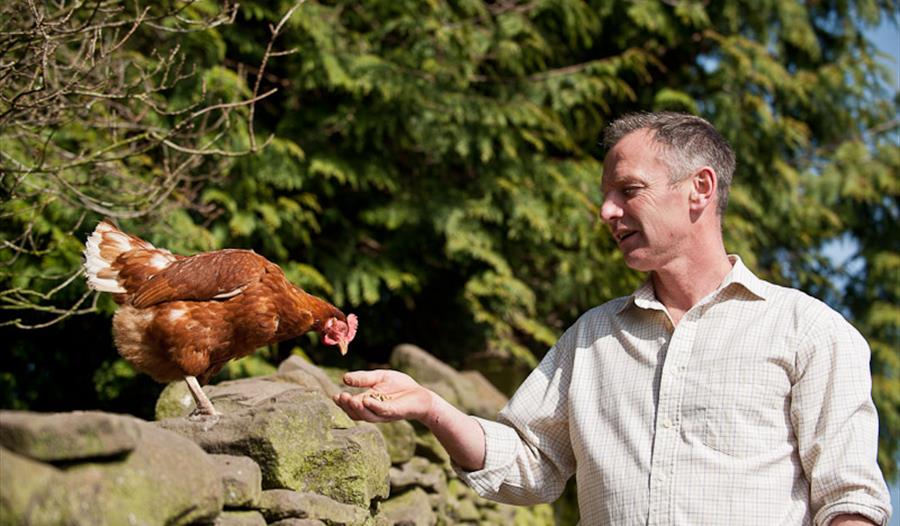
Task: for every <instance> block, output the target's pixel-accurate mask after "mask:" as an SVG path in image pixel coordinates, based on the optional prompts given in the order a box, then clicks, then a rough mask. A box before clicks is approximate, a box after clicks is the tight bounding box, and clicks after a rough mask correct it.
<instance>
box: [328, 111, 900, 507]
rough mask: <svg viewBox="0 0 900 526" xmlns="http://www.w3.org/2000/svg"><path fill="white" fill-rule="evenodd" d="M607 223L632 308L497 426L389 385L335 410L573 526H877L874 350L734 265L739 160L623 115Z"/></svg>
mask: <svg viewBox="0 0 900 526" xmlns="http://www.w3.org/2000/svg"><path fill="white" fill-rule="evenodd" d="M605 143H606V146H607V148H608V154H607V156H606V159H605V162H604V170H603V179H602V190H603V193H604V200H603V204H602V207H601V212H600V214H601V218H602V219H603V221H604V222H605V223H606V224H607V225H608V226H609V228H610V231H611V232H612V235H613V237H614V238H615V240H616V243H617V244H618V246H619V249H620V250H621V251H622V254H623V255H624V259H625V262H626V263H627V264H628V266H629V267H631V268H634V269H637V270H640V271H644V272H648V273H649V277H648V280H647V282H646V283H645V285H644V286H642V287H641V288H639V289H638V290H637V291H636V292H635V293H634V294H632V295H631V296H628V297H624V298H618V299H615V300H612V301H610V302H608V303H606V304H604V305H601V306H599V307H596V308H594V309H592V310H590V311H588V312H587V313H585V314H584V315H583V316H582V317H581V318H580V319H579V320H578V321H577V322H576V323H575V324H574V325H573V326H572V327H570V328H569V329H568V330H567V331H566V332H565V334H563V336H562V337H561V338H560V340H559V341H558V342H557V344H556V345H554V346H553V348H552V349H551V350H550V351H549V352H548V353H547V355H546V357H545V358H544V359H543V360H542V361H541V363H540V365H539V366H538V368H537V369H536V370H535V371H534V372H533V373H532V374H531V375H530V376H529V377H528V379H527V380H526V381H525V382H524V383H523V385H522V386H521V387H520V388H519V390H518V391H517V393H516V394H515V395H514V396H513V398H512V399H511V400H510V402H509V404H508V405H507V406H506V407H505V408H504V409H503V411H502V412H501V413H500V415H499V421H498V422H491V421H488V420H483V419H479V418H475V417H471V416H468V415H465V414H463V413H461V412H460V411H458V410H456V409H455V408H454V407H452V406H451V405H450V404H449V403H447V402H446V401H444V400H443V399H441V398H439V397H438V396H437V395H435V394H434V393H432V392H430V391H428V390H427V389H425V388H423V387H421V386H419V385H418V384H417V383H416V382H414V381H413V380H412V379H411V378H409V377H408V376H406V375H403V374H401V373H399V372H396V371H362V372H352V373H348V374H347V375H346V376H345V379H344V381H345V382H346V383H347V384H348V385H352V386H357V387H366V388H369V390H367V391H366V392H364V393H360V394H357V395H355V396H351V395H350V394H348V393H343V394H341V395H339V396H337V397H335V401H336V402H337V403H338V404H339V405H340V406H341V407H342V408H343V409H344V410H345V411H346V412H347V413H348V414H349V415H350V416H351V417H353V418H355V419H359V420H367V421H370V422H383V421H389V420H396V419H400V418H404V419H416V420H419V421H421V422H422V423H424V424H425V425H426V426H428V427H429V428H430V429H431V431H432V432H433V433H434V434H435V435H436V437H437V438H438V439H439V440H440V441H441V443H442V444H443V445H444V447H445V448H446V449H447V451H448V453H450V456H451V458H452V459H453V461H454V464H455V466H456V468H457V471H458V473H459V474H460V476H461V477H462V479H463V480H465V481H466V482H467V483H468V484H469V485H471V486H472V487H473V488H475V489H476V490H477V491H478V492H479V493H480V494H481V495H483V496H485V497H488V498H491V499H495V500H499V501H503V502H507V503H512V504H534V503H537V502H546V501H552V500H554V499H556V498H557V497H558V496H559V494H560V493H561V492H562V490H563V488H564V485H565V482H566V480H568V479H569V477H571V475H572V474H577V479H578V500H579V506H580V510H581V519H582V522H583V523H584V524H591V525H594V524H613V525H623V524H690V525H693V524H712V525H724V524H728V525H731V524H764V525H770V524H785V525H787V524H791V525H793V524H811V523H814V524H823V525H826V524H831V525H847V524H887V520H888V517H889V515H890V503H889V497H888V493H887V488H886V486H885V483H884V479H883V477H882V475H881V472H880V471H879V469H878V466H877V463H876V452H877V435H878V421H877V414H876V412H875V407H874V405H873V403H872V399H871V395H870V390H871V377H870V373H869V349H868V345H867V344H866V342H865V340H863V338H862V337H861V336H860V335H859V333H858V332H857V331H855V330H854V329H853V328H852V327H851V326H850V324H849V323H847V322H846V321H845V320H844V319H843V318H842V317H841V316H840V315H839V314H837V313H836V312H834V311H833V310H831V309H829V308H828V307H827V306H825V305H824V304H823V303H821V302H819V301H817V300H815V299H813V298H811V297H809V296H807V295H805V294H803V293H801V292H799V291H796V290H793V289H787V288H783V287H779V286H776V285H773V284H770V283H767V282H764V281H762V280H760V279H758V278H757V277H755V276H754V275H753V274H752V273H751V272H750V271H749V270H748V269H747V267H746V266H744V264H743V263H742V262H741V260H740V259H739V258H738V257H736V256H730V255H728V254H727V253H726V251H725V247H724V244H723V242H722V213H723V211H724V209H725V205H726V202H727V197H728V186H729V184H730V181H731V175H732V172H733V171H734V166H735V161H734V153H733V152H732V150H731V148H730V147H729V146H728V144H727V143H726V142H725V140H724V139H723V138H722V137H721V136H720V135H719V133H718V132H717V131H716V130H715V129H714V128H713V126H712V125H710V124H709V123H708V122H706V121H705V120H703V119H700V118H698V117H694V116H690V115H682V114H676V113H656V114H633V115H628V116H625V117H623V118H621V119H619V120H617V121H616V122H614V123H612V124H611V125H610V127H609V128H608V129H607V131H606V134H605Z"/></svg>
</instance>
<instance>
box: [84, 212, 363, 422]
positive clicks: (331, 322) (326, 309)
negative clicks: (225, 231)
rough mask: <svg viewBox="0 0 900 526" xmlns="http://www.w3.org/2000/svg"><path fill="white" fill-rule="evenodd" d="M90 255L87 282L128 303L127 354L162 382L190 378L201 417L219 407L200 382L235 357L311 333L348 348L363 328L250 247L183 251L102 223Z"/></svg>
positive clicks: (119, 329) (123, 326) (123, 309)
mask: <svg viewBox="0 0 900 526" xmlns="http://www.w3.org/2000/svg"><path fill="white" fill-rule="evenodd" d="M84 257H85V261H84V269H85V272H86V273H87V279H88V284H89V285H90V286H91V288H93V289H95V290H98V291H102V292H109V293H112V295H113V299H114V300H115V302H116V303H117V304H118V305H119V308H118V309H117V310H116V314H115V316H114V317H113V336H114V338H115V342H116V348H117V349H118V351H119V354H121V355H122V357H123V358H125V359H126V360H128V361H129V362H130V363H131V364H132V365H134V367H135V368H136V369H138V370H139V371H141V372H144V373H147V374H148V375H150V376H151V377H152V378H153V379H154V380H156V381H158V382H172V381H175V380H180V379H184V380H185V381H186V382H187V384H188V388H189V389H190V390H191V394H192V395H193V397H194V400H195V401H196V403H197V411H198V412H199V413H200V414H201V415H217V414H218V413H217V411H216V409H215V407H213V405H212V403H211V402H210V401H209V399H208V398H207V397H206V395H205V394H204V393H203V390H202V389H201V388H200V386H201V385H203V384H206V383H207V382H208V381H209V379H210V378H211V377H212V376H213V375H215V374H216V373H217V372H219V370H220V369H221V368H222V366H224V365H225V363H226V362H228V360H231V359H234V358H240V357H242V356H246V355H248V354H251V353H253V352H254V351H255V350H256V349H257V348H259V347H262V346H264V345H268V344H271V343H275V342H280V341H283V340H287V339H290V338H295V337H297V336H300V335H301V334H304V333H306V332H307V331H310V330H314V331H317V332H319V333H320V334H322V340H323V342H324V343H326V344H329V345H337V346H338V347H339V348H340V351H341V354H345V353H346V352H347V346H348V344H349V343H350V342H351V341H352V340H353V337H354V336H355V335H356V327H357V319H356V316H355V315H353V314H350V315H349V316H345V315H344V313H343V312H341V311H340V310H339V309H338V308H337V307H335V306H334V305H331V304H330V303H328V302H327V301H324V300H322V299H320V298H317V297H315V296H313V295H311V294H308V293H306V292H305V291H304V290H303V289H301V288H300V287H297V286H296V285H293V284H292V283H291V282H289V281H288V280H287V278H285V276H284V272H283V271H282V270H281V268H279V267H278V265H275V264H274V263H272V262H270V261H269V260H267V259H266V258H264V257H262V256H260V255H259V254H256V253H255V252H253V251H251V250H233V249H229V250H217V251H215V252H206V253H202V254H197V255H194V256H190V257H185V256H179V255H175V254H172V253H171V252H169V251H168V250H165V249H160V248H156V247H154V246H153V245H151V244H150V243H148V242H146V241H144V240H142V239H139V238H137V237H135V236H132V235H129V234H126V233H124V232H122V231H121V230H119V229H117V228H116V227H115V226H113V225H112V224H110V223H108V222H106V221H102V222H100V224H98V225H97V227H96V228H95V229H94V233H93V234H91V236H90V237H89V238H88V240H87V243H86V245H85V249H84Z"/></svg>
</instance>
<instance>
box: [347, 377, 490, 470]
mask: <svg viewBox="0 0 900 526" xmlns="http://www.w3.org/2000/svg"><path fill="white" fill-rule="evenodd" d="M344 383H345V384H347V385H349V386H350V387H360V388H363V389H365V391H363V392H361V393H357V394H350V393H341V394H339V395H336V396H335V397H334V403H336V404H337V405H338V406H340V408H341V409H343V410H344V412H345V413H347V414H348V415H350V418H352V419H354V420H365V421H366V422H393V421H394V420H418V421H419V422H421V423H423V424H425V426H427V427H428V429H430V430H431V432H432V433H434V436H435V437H437V439H438V440H439V441H440V442H441V444H443V446H444V449H446V450H447V453H449V454H450V458H452V459H453V461H454V462H456V464H458V465H459V466H460V467H462V468H463V469H465V470H468V471H476V470H479V469H482V468H483V467H484V455H485V439H484V430H483V429H482V428H481V424H479V423H478V422H477V421H476V420H475V419H474V418H472V417H471V416H469V415H467V414H465V413H463V412H461V411H460V410H459V409H457V408H455V407H453V406H452V405H451V404H450V403H449V402H447V401H446V400H444V399H443V398H441V397H440V396H438V395H436V394H435V393H434V392H432V391H430V390H429V389H426V388H425V387H422V386H421V385H419V384H418V383H416V381H415V380H413V379H412V378H410V377H409V376H407V375H405V374H403V373H401V372H399V371H391V370H387V369H382V370H377V371H353V372H349V373H347V374H345V375H344Z"/></svg>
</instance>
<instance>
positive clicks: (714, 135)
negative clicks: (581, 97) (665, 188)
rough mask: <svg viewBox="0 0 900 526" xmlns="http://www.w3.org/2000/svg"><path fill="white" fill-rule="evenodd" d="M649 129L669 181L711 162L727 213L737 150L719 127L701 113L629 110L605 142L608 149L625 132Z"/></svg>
mask: <svg viewBox="0 0 900 526" xmlns="http://www.w3.org/2000/svg"><path fill="white" fill-rule="evenodd" d="M637 130H649V131H650V132H652V133H653V140H654V141H656V143H657V144H659V145H660V146H661V147H662V150H663V156H662V158H663V160H664V161H665V163H666V164H667V165H668V167H669V181H670V182H672V183H677V182H679V181H681V180H683V179H685V178H687V177H690V176H691V175H693V173H694V171H695V170H697V169H698V168H701V167H703V166H709V167H711V168H712V169H713V170H715V171H716V175H717V176H718V192H717V196H718V210H717V211H718V213H719V215H720V216H721V215H722V214H724V213H725V207H726V206H727V205H728V190H729V188H730V187H731V177H732V175H734V168H735V158H734V150H732V149H731V146H729V144H728V141H726V140H725V138H724V137H722V135H721V134H720V133H719V132H718V131H717V130H716V128H715V127H714V126H713V125H712V124H710V123H709V122H707V121H706V120H704V119H701V118H700V117H697V116H695V115H689V114H686V113H676V112H671V111H662V112H658V113H629V114H627V115H624V116H622V117H619V118H618V119H616V120H615V121H613V122H612V123H610V125H609V126H607V127H606V130H605V131H604V132H603V145H604V146H605V147H606V151H609V150H611V149H612V148H613V146H615V145H616V144H617V143H618V142H619V141H620V140H622V139H623V138H624V137H625V136H626V135H628V134H630V133H632V132H635V131H637Z"/></svg>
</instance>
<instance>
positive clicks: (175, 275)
mask: <svg viewBox="0 0 900 526" xmlns="http://www.w3.org/2000/svg"><path fill="white" fill-rule="evenodd" d="M268 266H269V263H268V261H267V260H266V259H265V258H263V257H262V256H260V255H259V254H256V253H254V252H252V251H249V250H235V249H228V250H218V251H216V252H207V253H204V254H197V255H196V256H191V257H188V258H184V259H179V260H178V261H174V262H173V263H171V264H170V265H169V266H168V267H166V268H165V269H163V270H162V271H160V272H158V273H157V274H155V275H154V276H153V277H151V278H150V279H149V280H147V281H146V282H144V283H143V284H142V285H141V286H140V287H139V288H138V289H137V290H136V291H135V293H134V296H133V297H132V299H131V304H132V305H134V306H135V307H137V308H139V309H142V308H146V307H150V306H152V305H156V304H158V303H163V302H166V301H178V300H184V301H204V300H211V299H226V298H230V297H232V296H235V295H237V294H240V293H241V292H243V290H244V289H245V288H246V287H248V286H249V285H251V284H253V283H255V282H257V281H259V279H260V278H261V277H262V276H263V275H264V274H265V273H266V272H267V271H268V269H267V267H268Z"/></svg>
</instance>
